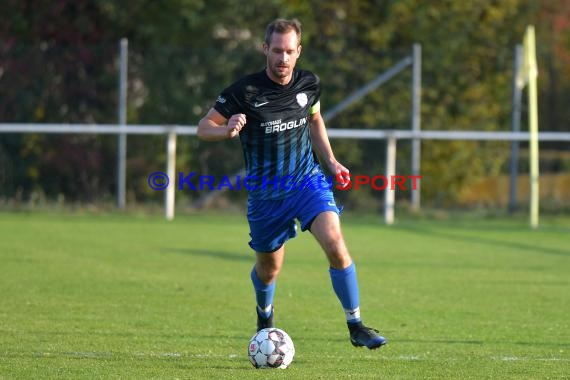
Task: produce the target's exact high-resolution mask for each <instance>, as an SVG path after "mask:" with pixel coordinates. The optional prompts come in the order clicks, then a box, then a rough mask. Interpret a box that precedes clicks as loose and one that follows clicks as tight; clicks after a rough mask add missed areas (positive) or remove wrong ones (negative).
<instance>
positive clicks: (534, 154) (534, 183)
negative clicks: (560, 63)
mask: <svg viewBox="0 0 570 380" xmlns="http://www.w3.org/2000/svg"><path fill="white" fill-rule="evenodd" d="M523 46H524V48H523V49H524V59H523V70H522V73H523V75H524V76H525V77H526V78H525V79H526V81H525V82H527V83H528V107H529V113H528V124H529V127H528V128H529V134H530V135H529V147H530V158H529V160H530V162H529V164H530V226H531V227H532V228H538V214H539V207H538V205H539V186H538V99H537V98H538V95H537V77H538V66H537V64H536V41H535V35H534V26H532V25H529V26H528V27H527V28H526V32H525V35H524V44H523Z"/></svg>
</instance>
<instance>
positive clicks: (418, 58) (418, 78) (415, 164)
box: [411, 44, 422, 211]
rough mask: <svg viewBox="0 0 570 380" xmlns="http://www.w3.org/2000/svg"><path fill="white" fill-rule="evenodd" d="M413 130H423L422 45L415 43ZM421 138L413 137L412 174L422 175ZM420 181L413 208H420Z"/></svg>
mask: <svg viewBox="0 0 570 380" xmlns="http://www.w3.org/2000/svg"><path fill="white" fill-rule="evenodd" d="M412 59H413V60H412V131H413V132H420V130H421V87H422V46H421V45H420V44H414V46H413V48H412ZM420 165H421V140H420V139H419V138H414V139H412V175H416V176H419V175H420ZM420 182H421V179H419V178H418V180H417V187H416V190H411V203H412V210H415V211H418V210H419V209H420V194H421V192H420Z"/></svg>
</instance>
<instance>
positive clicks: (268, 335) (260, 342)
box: [247, 327, 295, 369]
mask: <svg viewBox="0 0 570 380" xmlns="http://www.w3.org/2000/svg"><path fill="white" fill-rule="evenodd" d="M247 351H248V356H249V361H250V362H251V364H253V366H254V367H255V368H282V369H283V368H287V367H288V366H289V365H290V364H291V362H292V361H293V357H294V356H295V346H294V345H293V340H291V337H290V336H289V335H288V334H287V333H286V332H285V331H283V330H281V329H278V328H275V327H271V328H267V329H263V330H259V331H258V332H257V333H256V334H255V335H254V336H252V337H251V339H250V341H249V345H248V350H247Z"/></svg>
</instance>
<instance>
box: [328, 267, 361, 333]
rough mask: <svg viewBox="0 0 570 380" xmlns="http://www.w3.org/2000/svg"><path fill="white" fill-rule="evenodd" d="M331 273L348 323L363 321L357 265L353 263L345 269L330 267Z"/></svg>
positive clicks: (333, 284) (335, 290) (334, 287)
mask: <svg viewBox="0 0 570 380" xmlns="http://www.w3.org/2000/svg"><path fill="white" fill-rule="evenodd" d="M329 273H330V276H331V281H332V286H333V289H334V292H335V293H336V296H337V297H338V299H339V301H340V303H341V304H342V307H343V309H344V314H345V316H346V321H347V322H348V323H359V322H361V319H360V293H359V291H358V280H357V278H356V266H355V265H354V263H352V264H350V266H348V267H346V268H344V269H334V268H330V269H329Z"/></svg>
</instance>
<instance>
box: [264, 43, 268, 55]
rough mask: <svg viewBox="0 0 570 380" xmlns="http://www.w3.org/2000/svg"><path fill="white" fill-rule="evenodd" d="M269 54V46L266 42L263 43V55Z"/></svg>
mask: <svg viewBox="0 0 570 380" xmlns="http://www.w3.org/2000/svg"><path fill="white" fill-rule="evenodd" d="M267 53H269V46H267V44H266V43H265V42H264V43H263V54H265V55H267Z"/></svg>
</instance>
